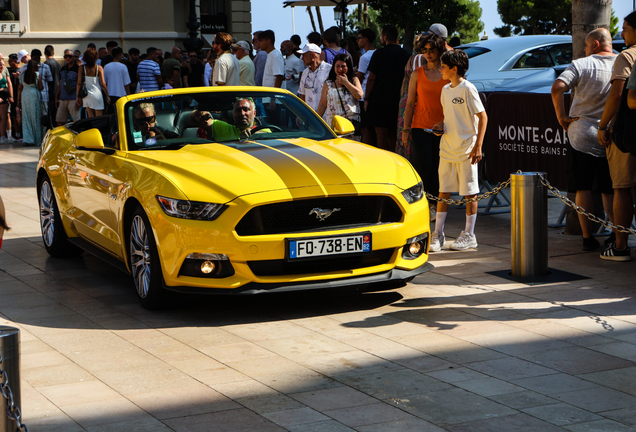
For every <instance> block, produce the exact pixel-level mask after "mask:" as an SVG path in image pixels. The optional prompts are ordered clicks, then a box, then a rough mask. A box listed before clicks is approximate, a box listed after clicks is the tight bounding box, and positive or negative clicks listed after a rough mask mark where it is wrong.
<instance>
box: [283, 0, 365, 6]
mask: <svg viewBox="0 0 636 432" xmlns="http://www.w3.org/2000/svg"><path fill="white" fill-rule="evenodd" d="M344 1H345V2H346V3H347V6H348V5H359V4H365V3H366V2H367V0H344ZM338 3H340V1H338V0H298V1H291V0H288V1H284V2H283V7H287V6H291V7H304V6H325V7H336V5H337V4H338Z"/></svg>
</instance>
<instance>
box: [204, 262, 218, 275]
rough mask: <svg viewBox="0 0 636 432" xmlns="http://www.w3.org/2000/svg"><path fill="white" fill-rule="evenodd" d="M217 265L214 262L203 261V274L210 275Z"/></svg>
mask: <svg viewBox="0 0 636 432" xmlns="http://www.w3.org/2000/svg"><path fill="white" fill-rule="evenodd" d="M215 268H216V265H214V263H213V262H212V261H203V263H202V264H201V273H203V274H210V273H212V272H213V271H214V269H215Z"/></svg>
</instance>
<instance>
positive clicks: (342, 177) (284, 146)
mask: <svg viewBox="0 0 636 432" xmlns="http://www.w3.org/2000/svg"><path fill="white" fill-rule="evenodd" d="M263 144H264V145H269V146H271V147H274V148H275V149H276V150H279V151H281V152H284V153H286V154H288V155H290V156H293V157H294V158H296V159H298V160H299V161H301V162H302V163H304V164H305V165H306V166H307V167H309V169H310V170H311V171H312V172H313V173H314V174H315V175H316V177H318V179H319V180H320V183H322V186H323V187H324V188H325V189H326V190H327V193H328V194H329V195H340V194H352V195H355V194H357V193H358V190H357V189H356V188H355V186H354V185H353V182H352V181H351V179H350V178H349V176H348V175H347V174H346V173H345V172H344V171H343V170H342V169H341V168H340V167H339V166H338V165H336V164H335V163H334V162H333V161H331V160H329V159H328V158H326V157H325V156H323V155H321V154H319V153H316V152H314V151H312V150H310V149H308V148H305V147H301V146H299V145H296V144H293V143H290V142H287V141H282V140H267V141H266V142H264V143H263Z"/></svg>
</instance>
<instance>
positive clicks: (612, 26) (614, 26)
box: [610, 9, 621, 37]
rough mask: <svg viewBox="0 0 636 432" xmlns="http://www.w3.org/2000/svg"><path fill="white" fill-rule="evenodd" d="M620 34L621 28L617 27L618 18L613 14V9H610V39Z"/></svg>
mask: <svg viewBox="0 0 636 432" xmlns="http://www.w3.org/2000/svg"><path fill="white" fill-rule="evenodd" d="M620 32H621V28H620V27H619V25H618V17H617V16H616V14H615V13H614V9H612V17H611V18H610V33H611V34H612V37H614V36H616V35H617V34H619V33H620Z"/></svg>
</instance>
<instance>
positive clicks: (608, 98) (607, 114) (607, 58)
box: [551, 12, 636, 261]
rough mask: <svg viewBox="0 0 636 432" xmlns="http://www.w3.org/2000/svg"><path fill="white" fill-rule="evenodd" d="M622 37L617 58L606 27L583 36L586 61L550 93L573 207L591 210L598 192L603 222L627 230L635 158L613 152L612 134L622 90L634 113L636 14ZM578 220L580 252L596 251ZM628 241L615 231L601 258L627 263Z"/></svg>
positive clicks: (635, 183)
mask: <svg viewBox="0 0 636 432" xmlns="http://www.w3.org/2000/svg"><path fill="white" fill-rule="evenodd" d="M622 36H623V39H624V41H625V46H626V47H627V48H626V49H624V50H623V51H622V52H621V53H620V54H618V55H616V54H615V53H614V52H613V49H612V36H611V34H610V32H609V31H608V30H607V29H605V28H599V29H596V30H594V31H592V32H590V33H589V34H588V35H587V37H586V38H585V57H584V58H580V59H578V60H574V61H573V62H572V63H571V64H570V66H568V68H567V69H566V70H565V71H564V72H563V73H562V74H561V75H560V76H559V77H558V78H557V80H556V81H555V82H554V84H553V86H552V91H551V92H552V102H553V104H554V108H555V112H556V116H557V118H558V120H559V124H560V125H561V126H562V127H563V128H564V129H565V130H566V131H567V133H568V138H569V142H570V144H571V147H572V148H570V149H569V150H568V153H567V158H568V159H567V166H566V173H567V174H568V188H569V189H573V190H576V204H577V205H578V206H580V207H583V208H584V209H586V210H587V211H590V212H591V211H592V210H593V208H594V200H593V194H592V192H593V191H597V192H600V193H601V196H602V202H603V207H604V209H605V214H606V215H607V218H608V219H609V220H610V221H611V222H613V223H615V224H617V225H621V226H624V227H629V226H630V225H631V223H632V217H633V216H634V201H633V197H632V193H633V192H635V191H636V157H634V156H632V155H631V154H629V153H623V152H622V151H621V150H619V149H618V148H617V146H616V144H615V143H614V142H612V134H611V131H612V126H613V123H614V121H615V119H616V116H617V114H618V109H619V105H620V101H621V95H622V93H623V92H625V93H626V96H627V101H628V105H629V108H630V109H636V69H635V68H634V67H633V66H634V61H636V12H632V13H631V14H629V15H627V16H626V17H625V19H624V21H623V30H622ZM570 90H572V91H573V96H572V101H571V106H570V109H569V112H566V109H565V102H564V94H565V93H566V92H568V91H570ZM631 127H632V128H633V127H634V125H631ZM579 222H580V225H581V231H582V232H583V250H585V251H593V250H596V249H598V248H600V247H601V245H600V243H599V242H598V240H596V238H594V236H593V232H592V224H591V222H590V220H589V219H588V218H587V217H586V216H584V215H581V214H580V215H579ZM627 237H628V233H624V232H618V231H613V232H612V233H611V235H610V236H609V237H608V238H607V239H606V240H605V245H604V246H605V248H604V250H603V251H602V252H601V255H600V257H601V258H602V259H605V260H611V261H630V260H631V255H630V249H629V247H628V246H627Z"/></svg>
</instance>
